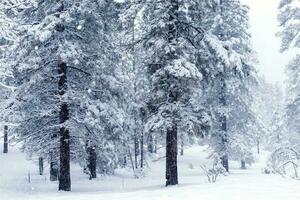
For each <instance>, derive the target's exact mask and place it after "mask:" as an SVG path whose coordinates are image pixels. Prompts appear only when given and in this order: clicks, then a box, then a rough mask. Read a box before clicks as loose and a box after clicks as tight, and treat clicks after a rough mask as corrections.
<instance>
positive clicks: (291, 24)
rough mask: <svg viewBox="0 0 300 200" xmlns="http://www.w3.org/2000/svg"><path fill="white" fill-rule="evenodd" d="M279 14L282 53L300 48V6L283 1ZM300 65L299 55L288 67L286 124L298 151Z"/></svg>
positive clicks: (289, 0)
mask: <svg viewBox="0 0 300 200" xmlns="http://www.w3.org/2000/svg"><path fill="white" fill-rule="evenodd" d="M278 9H279V14H278V21H279V25H280V30H279V32H278V34H277V35H278V36H279V37H281V39H282V44H281V52H285V51H288V50H290V49H293V48H295V49H299V48H300V42H299V41H300V34H299V31H300V15H299V10H300V5H299V2H298V1H296V0H281V1H280V3H279V6H278ZM299 63H300V55H299V54H297V55H296V57H295V58H294V59H293V60H292V61H291V62H290V63H289V64H288V65H287V69H286V72H287V76H288V86H287V97H288V99H287V102H288V103H287V107H286V120H287V121H286V122H287V127H286V128H287V132H288V133H289V138H290V142H291V144H290V145H291V146H293V147H295V148H296V150H297V151H298V152H299V151H300V146H299V137H298V132H299V128H300V127H299V122H298V119H299V114H300V112H299V108H300V104H299V88H300V84H299V80H300V77H299Z"/></svg>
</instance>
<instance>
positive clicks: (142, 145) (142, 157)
mask: <svg viewBox="0 0 300 200" xmlns="http://www.w3.org/2000/svg"><path fill="white" fill-rule="evenodd" d="M143 167H144V132H143V131H142V134H141V169H143Z"/></svg>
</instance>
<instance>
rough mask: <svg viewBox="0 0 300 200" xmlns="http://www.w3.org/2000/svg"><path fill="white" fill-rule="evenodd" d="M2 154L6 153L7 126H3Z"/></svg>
mask: <svg viewBox="0 0 300 200" xmlns="http://www.w3.org/2000/svg"><path fill="white" fill-rule="evenodd" d="M3 153H8V126H4V143H3Z"/></svg>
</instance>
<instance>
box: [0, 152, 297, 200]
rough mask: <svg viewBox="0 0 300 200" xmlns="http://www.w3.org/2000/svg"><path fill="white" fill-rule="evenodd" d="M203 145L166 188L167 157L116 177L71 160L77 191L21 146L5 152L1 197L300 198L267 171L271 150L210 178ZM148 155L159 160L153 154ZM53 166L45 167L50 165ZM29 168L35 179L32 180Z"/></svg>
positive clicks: (0, 163)
mask: <svg viewBox="0 0 300 200" xmlns="http://www.w3.org/2000/svg"><path fill="white" fill-rule="evenodd" d="M205 158H206V154H205V151H204V149H203V147H202V148H201V147H197V148H195V147H194V148H190V149H187V150H186V151H185V155H184V156H179V182H180V184H179V185H178V186H174V187H168V188H165V187H164V183H165V180H164V166H165V164H164V159H161V160H159V161H155V162H151V163H149V165H150V166H151V169H148V170H147V172H146V173H147V175H146V177H145V178H141V179H134V178H132V175H131V172H130V171H129V170H124V169H123V170H119V171H117V173H116V174H115V175H114V176H105V177H104V176H99V177H98V178H97V179H95V180H92V181H90V180H88V177H87V175H86V174H83V173H82V169H81V168H80V167H78V166H77V165H72V166H71V167H72V170H71V173H72V192H58V191H57V183H53V182H50V181H49V180H48V177H49V174H48V170H45V174H44V175H43V176H40V175H38V167H37V164H36V163H34V162H33V161H28V160H26V157H25V155H24V154H23V153H21V152H20V151H19V150H17V149H16V148H12V147H11V148H10V149H9V153H8V154H6V155H4V154H2V153H1V154H0V199H1V200H20V199H22V200H54V199H55V200H125V199H126V200H150V199H151V200H152V199H158V200H171V199H172V200H177V199H178V200H179V199H180V200H183V199H189V200H198V199H199V200H299V199H300V192H299V184H300V182H299V181H296V180H292V179H283V178H282V177H280V176H276V175H265V174H262V173H261V169H262V168H263V167H264V166H265V158H266V153H263V154H262V155H258V156H257V162H256V164H254V165H253V166H251V167H250V168H248V169H247V170H241V169H239V163H236V162H231V163H230V164H231V166H230V167H231V172H230V175H229V176H225V177H224V176H222V177H220V178H219V180H218V181H217V183H209V182H208V181H207V178H206V176H205V175H204V174H203V172H202V170H201V168H200V165H201V164H205V163H207V160H205ZM148 160H155V159H154V158H153V159H148ZM48 168H49V166H45V169H48ZM29 173H30V178H31V181H30V183H29V181H28V174H29Z"/></svg>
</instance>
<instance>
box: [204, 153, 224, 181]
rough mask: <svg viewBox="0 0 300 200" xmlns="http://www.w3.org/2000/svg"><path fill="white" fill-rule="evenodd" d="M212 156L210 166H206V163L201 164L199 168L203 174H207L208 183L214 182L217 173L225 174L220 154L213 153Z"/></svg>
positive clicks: (217, 175)
mask: <svg viewBox="0 0 300 200" xmlns="http://www.w3.org/2000/svg"><path fill="white" fill-rule="evenodd" d="M212 158H213V164H212V167H211V168H207V166H206V165H201V168H202V170H203V172H204V173H205V175H206V176H207V179H208V181H209V182H210V183H215V182H216V181H217V178H218V177H219V175H222V174H225V173H226V170H225V168H224V167H223V165H222V163H221V159H220V156H218V155H213V156H212Z"/></svg>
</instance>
